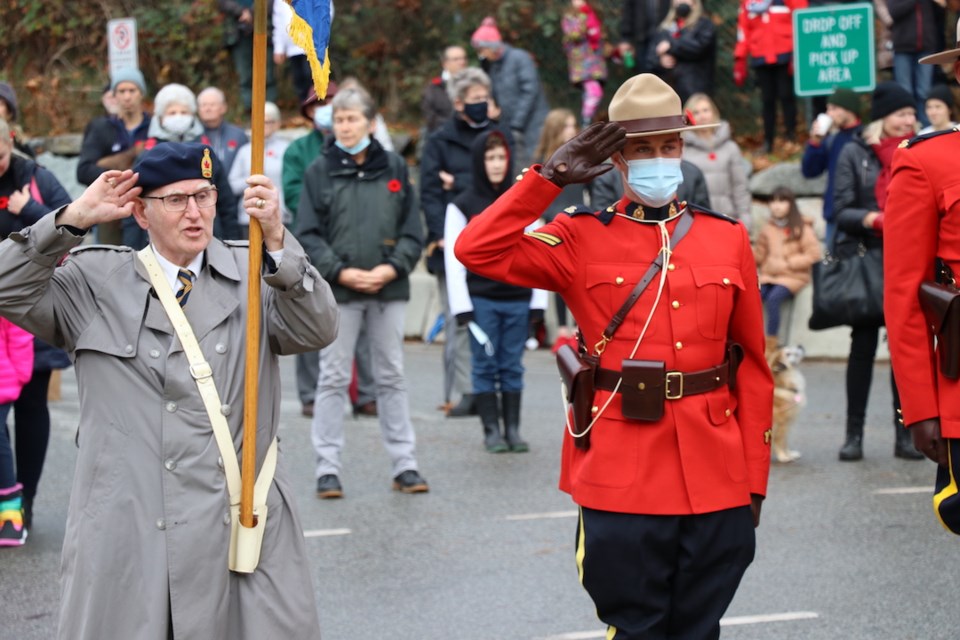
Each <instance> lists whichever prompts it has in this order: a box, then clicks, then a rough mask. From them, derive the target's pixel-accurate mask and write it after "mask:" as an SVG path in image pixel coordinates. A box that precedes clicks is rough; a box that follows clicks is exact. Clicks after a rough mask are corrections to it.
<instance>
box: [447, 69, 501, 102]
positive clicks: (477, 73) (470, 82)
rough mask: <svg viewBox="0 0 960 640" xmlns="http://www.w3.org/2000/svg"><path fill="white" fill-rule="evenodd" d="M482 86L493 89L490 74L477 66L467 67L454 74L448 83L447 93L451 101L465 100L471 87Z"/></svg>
mask: <svg viewBox="0 0 960 640" xmlns="http://www.w3.org/2000/svg"><path fill="white" fill-rule="evenodd" d="M477 85H479V86H481V87H483V88H484V89H486V90H487V91H490V90H491V84H490V76H488V75H487V74H486V73H484V71H483V69H478V68H477V67H467V68H466V69H462V70H460V71H457V72H456V73H455V74H453V77H452V78H450V82H448V83H447V95H449V96H450V101H451V102H456V101H457V100H461V101H462V100H463V99H464V98H465V97H466V96H467V91H469V90H470V87H473V86H477Z"/></svg>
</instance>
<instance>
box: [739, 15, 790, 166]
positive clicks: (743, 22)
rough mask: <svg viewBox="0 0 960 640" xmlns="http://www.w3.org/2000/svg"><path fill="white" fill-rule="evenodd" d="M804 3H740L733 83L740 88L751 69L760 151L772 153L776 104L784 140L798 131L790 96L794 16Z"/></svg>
mask: <svg viewBox="0 0 960 640" xmlns="http://www.w3.org/2000/svg"><path fill="white" fill-rule="evenodd" d="M806 7H807V0H740V13H739V16H738V17H737V45H736V48H735V49H734V50H733V59H734V63H733V80H734V82H736V84H737V86H738V87H742V86H743V85H744V83H745V82H746V80H747V66H748V64H749V66H750V67H751V68H753V70H754V73H755V74H756V77H757V85H758V86H759V87H760V93H761V95H762V99H763V151H764V153H769V152H770V150H771V149H773V139H774V137H775V133H776V125H777V100H778V99H779V100H780V108H781V110H782V111H783V126H784V129H785V130H786V138H787V140H791V141H792V140H793V139H794V136H795V134H796V131H795V129H796V127H797V100H796V96H794V94H793V12H794V11H795V10H796V9H805V8H806Z"/></svg>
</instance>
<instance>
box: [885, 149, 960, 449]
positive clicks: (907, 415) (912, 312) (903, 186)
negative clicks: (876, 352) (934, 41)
mask: <svg viewBox="0 0 960 640" xmlns="http://www.w3.org/2000/svg"><path fill="white" fill-rule="evenodd" d="M928 135H929V137H926V136H925V137H921V138H917V139H915V140H913V141H911V142H910V143H909V146H908V148H905V149H900V150H899V151H897V152H896V154H895V155H894V158H893V177H892V178H891V180H890V186H889V188H888V190H887V203H886V207H885V208H884V221H883V276H884V291H883V294H884V315H885V317H886V324H887V332H888V333H889V334H890V362H891V363H892V364H893V370H894V373H895V374H896V378H897V386H898V387H899V388H900V390H901V391H900V402H901V405H902V411H903V421H904V423H905V424H907V425H910V424H913V423H914V422H919V421H920V420H926V419H928V418H939V419H940V433H941V434H942V435H943V437H945V438H960V380H950V379H948V378H945V377H944V376H943V375H942V374H941V373H940V370H939V368H938V366H937V360H936V356H935V353H934V346H933V334H932V333H931V331H930V329H929V327H928V326H927V323H926V321H925V320H924V317H923V312H922V311H921V309H920V300H919V298H918V292H919V290H920V283H921V282H923V281H924V280H932V279H933V261H934V258H935V257H937V256H939V257H941V258H943V260H944V261H945V262H946V263H947V265H949V266H950V268H951V269H953V273H954V276H957V277H960V175H958V174H957V171H956V166H955V160H956V158H957V156H958V155H960V133H957V132H956V131H953V130H948V131H942V132H937V133H934V134H928Z"/></svg>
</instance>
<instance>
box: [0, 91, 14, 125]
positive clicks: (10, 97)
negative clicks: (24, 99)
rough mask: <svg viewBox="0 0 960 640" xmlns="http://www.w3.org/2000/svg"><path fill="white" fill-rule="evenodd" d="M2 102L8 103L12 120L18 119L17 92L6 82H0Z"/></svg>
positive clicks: (0, 98)
mask: <svg viewBox="0 0 960 640" xmlns="http://www.w3.org/2000/svg"><path fill="white" fill-rule="evenodd" d="M0 100H3V101H4V102H6V103H7V109H8V110H9V111H10V119H11V120H16V119H17V92H16V91H14V90H13V87H11V86H10V85H9V84H7V83H6V82H0Z"/></svg>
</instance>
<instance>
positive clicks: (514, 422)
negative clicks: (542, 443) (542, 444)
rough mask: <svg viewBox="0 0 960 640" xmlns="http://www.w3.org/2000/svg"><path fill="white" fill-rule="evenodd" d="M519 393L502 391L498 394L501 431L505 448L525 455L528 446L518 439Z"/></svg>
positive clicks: (521, 393)
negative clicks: (501, 408) (500, 408)
mask: <svg viewBox="0 0 960 640" xmlns="http://www.w3.org/2000/svg"><path fill="white" fill-rule="evenodd" d="M522 396H523V392H521V391H504V392H503V393H502V394H500V397H501V399H502V401H503V430H504V431H505V434H504V435H505V436H506V438H507V446H509V447H510V451H513V452H514V453H526V452H527V451H530V446H529V445H528V444H527V443H526V442H524V441H523V440H522V439H521V438H520V399H521V397H522Z"/></svg>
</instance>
